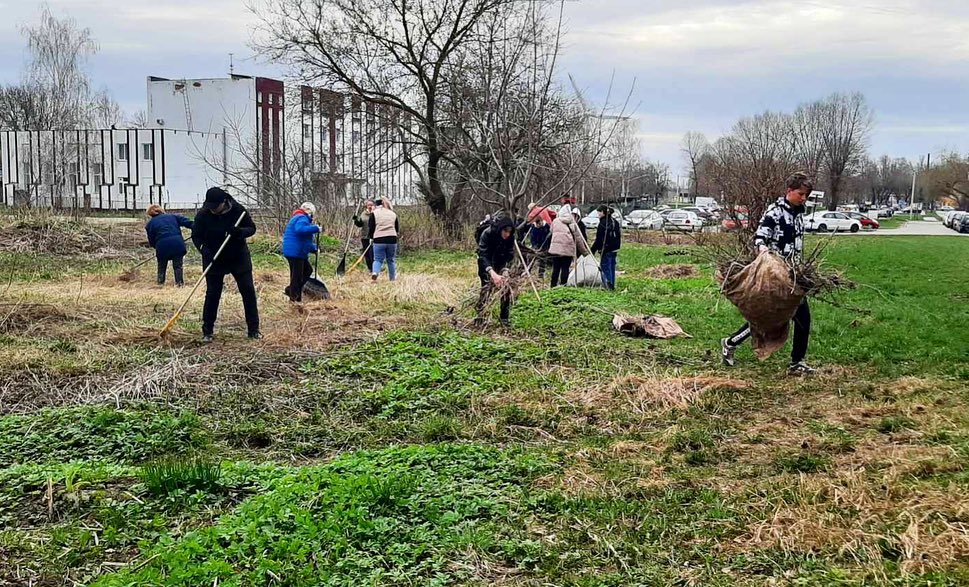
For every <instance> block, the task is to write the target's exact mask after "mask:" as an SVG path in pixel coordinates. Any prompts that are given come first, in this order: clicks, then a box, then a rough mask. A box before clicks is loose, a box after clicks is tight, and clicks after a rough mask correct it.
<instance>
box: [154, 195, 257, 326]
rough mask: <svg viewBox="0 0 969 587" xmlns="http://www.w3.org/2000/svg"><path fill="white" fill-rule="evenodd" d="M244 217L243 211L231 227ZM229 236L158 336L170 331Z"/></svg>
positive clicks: (230, 236) (236, 226)
mask: <svg viewBox="0 0 969 587" xmlns="http://www.w3.org/2000/svg"><path fill="white" fill-rule="evenodd" d="M245 217H246V212H245V211H243V212H242V214H240V215H239V219H238V220H236V223H235V224H233V225H232V227H233V228H239V225H240V224H241V223H242V219H243V218H245ZM231 238H232V234H227V235H225V240H223V241H222V246H220V247H219V250H218V251H216V252H215V255H214V256H213V257H212V262H211V263H209V266H208V267H206V268H205V269H204V270H203V271H202V275H201V276H200V277H199V279H198V281H196V282H195V286H194V287H193V288H192V291H190V292H188V295H187V296H185V301H184V302H182V305H181V306H179V308H178V310H176V311H175V313H174V314H172V317H171V318H169V320H168V322H167V323H166V324H165V327H164V328H162V331H161V333H160V336H165V335H166V334H168V333H169V332H170V331H171V329H172V328H174V327H175V323H176V322H178V318H179V317H180V316H181V315H182V312H183V311H184V310H185V306H187V305H188V303H189V301H191V299H192V296H194V295H195V292H196V291H198V288H199V286H200V285H202V282H203V281H205V276H206V275H208V274H209V271H210V270H211V269H212V266H213V265H215V262H216V261H217V260H218V259H219V255H221V254H222V251H224V250H225V247H226V245H228V244H229V239H231Z"/></svg>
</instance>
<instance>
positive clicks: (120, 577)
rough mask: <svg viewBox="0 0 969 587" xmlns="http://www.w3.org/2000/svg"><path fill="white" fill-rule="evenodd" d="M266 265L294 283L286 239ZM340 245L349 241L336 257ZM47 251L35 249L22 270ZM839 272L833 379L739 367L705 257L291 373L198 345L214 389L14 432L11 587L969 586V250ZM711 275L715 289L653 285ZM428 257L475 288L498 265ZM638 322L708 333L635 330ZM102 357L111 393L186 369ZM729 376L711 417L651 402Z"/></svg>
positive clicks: (692, 253) (411, 268)
mask: <svg viewBox="0 0 969 587" xmlns="http://www.w3.org/2000/svg"><path fill="white" fill-rule="evenodd" d="M810 240H813V238H812V239H810ZM252 246H253V253H254V257H255V259H256V265H257V267H260V268H262V269H269V268H272V269H276V270H278V269H279V268H280V264H281V261H280V259H279V258H278V252H277V251H276V244H275V243H274V242H273V241H272V240H270V239H265V240H258V241H257V242H255V243H253V245H252ZM808 246H811V243H809V244H808ZM339 253H340V251H339V243H336V242H328V243H327V249H326V251H325V257H324V259H325V262H332V261H333V260H334V259H335V258H336V257H337V256H338V255H339ZM33 261H36V259H32V258H28V259H23V258H21V256H14V261H13V262H14V263H16V264H17V265H18V266H19V267H22V268H23V269H22V270H18V271H20V273H18V274H17V275H19V276H20V277H15V279H24V280H26V279H34V277H31V275H34V274H33V273H31V268H30V267H31V263H32V262H33ZM826 262H827V263H829V264H830V265H832V266H836V267H839V268H841V269H843V270H844V271H845V273H846V274H847V276H848V277H849V278H850V279H852V280H854V281H856V282H857V283H859V284H860V287H859V288H857V289H855V290H853V291H849V292H845V293H844V294H843V295H841V296H840V297H839V298H838V300H837V302H838V306H832V305H829V304H825V303H820V302H813V303H812V314H813V324H814V326H813V329H812V339H811V346H810V351H809V361H810V362H812V363H813V364H816V365H819V366H820V367H822V372H821V374H820V375H819V376H818V377H816V378H813V379H805V380H800V379H790V378H787V377H785V376H784V375H783V372H784V368H785V366H786V361H787V356H786V353H787V351H786V350H783V351H781V352H778V353H777V354H776V355H775V356H774V357H772V358H770V359H769V360H767V361H765V362H757V361H756V360H755V359H754V357H753V355H752V352H751V351H750V349H749V348H747V347H744V348H742V349H741V350H740V352H739V353H738V365H737V367H735V368H733V369H730V370H728V369H726V368H724V367H722V366H721V365H720V358H719V339H720V338H721V337H723V336H725V333H729V332H731V331H733V330H735V329H736V327H737V326H738V325H739V322H740V317H739V315H738V313H737V311H736V310H735V309H734V308H733V307H732V306H731V305H730V304H729V303H727V302H726V301H724V300H722V299H720V297H719V295H718V290H717V286H716V285H715V283H714V280H713V277H712V270H711V268H710V267H709V266H708V265H707V264H706V262H705V256H704V254H703V252H702V251H700V250H699V249H697V248H695V247H688V246H687V247H684V246H676V247H665V246H655V247H652V246H638V245H630V246H627V247H625V248H624V249H623V251H622V252H621V253H620V256H619V269H620V270H621V271H624V272H625V273H624V274H623V275H621V276H620V278H619V289H618V290H617V291H615V292H605V291H598V290H574V289H569V288H560V289H556V290H543V291H542V292H541V295H542V300H541V301H538V300H537V299H536V298H535V296H534V295H533V294H532V293H531V292H524V293H523V294H522V296H521V297H520V299H519V300H518V302H517V303H516V305H515V307H514V309H513V312H512V322H513V327H514V328H513V329H512V330H503V329H486V330H483V331H469V330H463V329H455V328H453V327H452V326H451V325H450V324H449V318H442V319H440V320H436V321H432V324H431V325H427V324H426V320H424V318H426V317H427V316H439V315H441V312H442V311H444V310H445V308H443V307H437V306H435V305H434V304H430V303H427V304H422V303H420V302H417V303H414V302H409V303H408V304H406V305H400V306H399V307H398V306H391V307H390V309H389V310H388V312H390V313H396V314H398V315H399V316H400V317H401V318H402V319H401V320H400V321H399V322H398V323H395V324H394V326H393V327H392V328H391V329H390V330H386V331H381V332H374V333H373V335H372V336H370V332H368V333H367V334H368V335H367V336H365V337H359V338H357V339H355V341H354V342H352V343H334V344H327V345H325V346H323V347H321V348H318V349H316V350H315V351H313V352H312V353H308V354H300V355H299V358H298V359H293V358H292V357H291V356H289V355H288V354H287V353H288V351H289V349H278V348H274V347H272V346H271V345H266V346H264V347H260V352H262V353H265V359H266V360H268V361H270V362H271V361H273V360H277V361H279V362H280V365H282V364H283V363H285V369H283V368H280V369H279V370H278V371H273V370H272V369H271V368H270V369H268V373H269V375H257V374H255V373H250V372H249V371H248V367H246V366H245V365H246V361H247V360H249V359H246V360H242V361H240V360H239V358H238V352H239V348H237V347H236V346H234V344H235V343H234V342H233V343H225V346H217V347H214V348H213V349H209V350H210V351H211V352H206V353H205V354H201V353H199V354H194V355H191V358H192V359H198V360H200V361H205V362H206V363H208V364H211V371H208V370H201V371H200V372H199V374H198V375H197V376H198V377H202V379H201V380H198V381H196V380H193V381H192V382H191V383H192V385H191V386H186V387H185V388H184V389H183V388H181V387H177V389H175V390H174V391H173V393H171V394H169V395H168V396H166V398H167V399H166V402H171V403H172V404H173V405H162V404H161V403H157V404H151V403H149V404H143V405H137V406H133V407H125V408H123V409H118V408H117V407H108V406H97V407H65V408H59V409H52V410H45V411H39V412H34V413H30V414H26V415H6V416H0V522H2V523H3V525H4V530H2V531H0V553H2V556H0V583H2V582H3V581H5V580H6V581H10V578H11V577H14V576H15V575H14V573H20V576H22V577H27V578H29V579H30V580H32V581H33V582H34V583H35V584H51V585H54V584H58V585H59V584H72V583H71V582H77V583H79V584H95V585H166V586H167V585H171V586H177V585H186V586H189V585H191V586H195V585H213V584H214V583H215V582H216V580H218V584H219V585H272V584H285V585H293V586H301V585H307V586H308V585H347V586H351V585H353V586H356V585H485V584H496V583H497V584H507V585H516V586H526V585H557V586H558V585H563V586H573V585H574V586H584V587H585V586H607V585H610V586H617V587H618V586H626V585H689V584H693V585H724V586H726V585H765V584H778V585H819V586H820V585H845V586H847V585H926V586H928V585H953V586H955V585H962V584H969V566H967V565H966V564H965V561H966V560H967V557H969V552H965V551H960V550H959V549H960V548H962V546H960V544H963V543H962V542H959V541H958V540H957V538H958V537H959V536H958V534H956V535H954V534H951V533H947V532H950V531H953V529H956V530H955V531H957V530H958V528H960V527H961V526H960V524H962V523H963V517H964V512H963V510H964V507H963V506H962V505H961V504H962V502H963V501H964V498H963V495H964V488H965V487H966V486H967V484H969V408H967V406H969V384H967V381H969V334H967V332H966V329H965V328H963V327H962V325H963V324H965V323H967V321H969V306H967V304H966V302H967V301H969V281H967V280H966V279H965V267H969V242H967V241H963V240H959V239H957V238H942V237H940V238H919V237H892V236H886V237H880V238H878V239H835V240H834V241H832V243H831V245H830V246H829V248H828V250H827V253H826ZM684 263H685V264H691V265H695V266H696V267H697V268H698V270H699V275H698V276H696V277H691V278H687V279H655V278H648V277H647V276H646V271H647V270H648V269H649V268H651V267H654V266H657V265H662V264H684ZM401 264H402V267H403V266H406V269H405V270H406V271H408V272H414V273H417V272H427V273H434V274H436V275H439V276H443V277H453V276H457V277H458V278H460V279H463V280H467V282H468V283H469V286H470V284H471V283H473V282H474V280H475V265H474V259H473V256H472V255H471V254H470V253H458V252H431V253H428V252H421V251H408V250H405V252H404V256H403V257H402V259H401ZM88 269H92V270H95V271H109V270H110V271H113V270H114V268H107V267H99V266H91V267H88ZM38 275H39V274H38ZM49 278H50V279H57V278H58V277H57V276H56V275H54V274H51V275H50V276H49ZM337 293H340V292H339V291H338V292H337ZM337 303H339V301H338V302H337ZM311 311H312V312H314V313H315V312H317V311H321V312H323V313H322V314H321V315H320V316H316V315H315V314H311V318H310V319H311V320H314V321H315V322H314V323H316V322H321V321H325V320H330V319H331V315H330V314H329V313H326V312H325V310H323V309H322V306H321V307H319V308H317V307H313V308H311ZM619 311H623V312H629V313H644V314H649V313H660V314H664V315H667V316H671V317H673V318H675V319H676V320H677V321H678V322H679V323H680V325H681V326H683V328H684V329H685V330H686V331H687V332H689V333H690V334H691V335H692V338H687V339H674V340H669V341H655V340H639V339H630V338H625V337H622V336H619V335H617V334H616V333H615V332H613V330H612V327H611V324H610V322H611V317H612V314H613V313H614V312H619ZM418 315H420V316H421V317H422V319H421V320H416V319H415V320H411V318H413V317H414V316H418ZM337 319H338V318H337ZM269 320H272V321H275V320H279V321H281V323H285V324H286V327H290V326H292V327H295V321H294V320H293V319H292V315H290V314H288V313H285V314H275V315H272V317H271V318H269ZM287 321H288V322H287ZM290 322H292V324H290ZM418 325H419V326H418ZM78 326H79V327H80V328H94V327H97V328H110V327H111V324H110V323H108V322H106V323H104V324H101V323H99V324H97V325H87V324H79V325H78ZM340 326H341V327H346V328H356V326H355V325H353V324H350V325H340ZM3 336H4V338H3V339H2V342H3V344H4V345H5V347H4V348H5V350H7V349H10V350H11V351H12V353H13V354H14V355H16V356H18V357H19V356H23V357H27V356H28V355H29V354H30V353H34V354H35V355H37V356H39V357H41V358H43V359H44V360H35V359H30V360H27V359H26V358H24V359H23V360H21V361H20V363H16V362H11V363H10V364H11V365H14V364H23V365H28V364H29V368H30V370H31V371H32V372H37V373H40V374H42V375H45V376H50V377H51V381H54V382H56V381H57V377H58V376H60V375H61V374H62V372H66V371H65V370H69V368H71V366H72V365H75V367H76V366H77V365H80V363H81V358H82V356H84V357H86V355H87V354H89V353H91V352H93V351H91V349H89V348H88V347H87V346H86V345H85V344H84V342H83V340H82V339H81V338H77V337H71V336H70V335H69V334H64V333H63V332H61V333H59V334H58V335H57V336H48V335H45V334H44V331H43V329H40V330H39V331H38V332H37V333H31V334H29V335H28V334H23V335H22V334H19V333H16V332H10V333H5V334H4V335H3ZM8 343H9V344H8ZM167 352H168V351H167V350H166V351H165V353H167ZM180 352H189V353H191V349H183V350H182V351H180ZM98 354H99V355H103V357H102V362H103V363H104V365H100V364H99V365H98V367H97V369H98V371H99V372H100V373H104V374H109V373H111V372H112V369H111V368H110V365H109V364H110V363H112V362H119V363H123V364H124V366H125V369H128V368H130V367H132V366H133V364H136V363H138V362H139V361H141V362H144V361H147V360H149V359H151V360H154V359H153V357H154V358H157V357H155V356H154V355H151V354H145V350H144V349H143V348H142V347H141V346H137V345H130V346H128V345H118V348H117V349H113V350H111V351H110V352H109V351H108V350H105V351H104V352H98ZM116 355H117V356H116ZM122 357H127V358H125V359H124V360H122ZM84 360H85V361H87V360H88V359H87V358H84ZM92 368H93V367H92ZM227 374H228V375H231V376H232V377H235V378H238V380H239V381H241V382H242V383H241V384H239V385H238V386H232V387H225V388H223V386H224V383H225V379H223V378H224V377H226V376H227ZM630 377H634V379H629V378H630ZM693 377H700V378H701V380H700V382H694V381H693V380H692V379H691V378H693ZM728 379H729V380H730V381H732V382H734V383H736V385H722V386H717V385H714V386H713V387H711V388H709V389H706V388H705V389H704V390H703V391H702V392H699V395H698V397H697V398H696V399H695V400H694V401H692V402H687V403H686V404H685V405H683V406H679V407H676V406H674V407H669V408H663V407H661V406H659V405H658V404H656V403H655V402H654V401H652V399H651V398H652V394H653V393H655V392H656V389H657V387H658V386H660V385H662V384H665V383H668V382H670V381H684V382H685V383H682V385H683V386H684V389H690V388H691V386H693V385H698V386H702V385H705V384H704V383H702V381H706V380H713V381H714V382H717V381H721V382H722V381H726V380H728ZM637 382H642V383H641V384H640V383H637ZM176 386H177V384H176ZM913 519H916V520H924V522H921V523H920V525H919V527H918V528H917V530H918V533H917V535H916V534H913V532H914V531H912V532H908V533H907V534H906V531H907V530H908V528H909V525H910V524H911V521H912V520H913ZM947 552H949V553H957V555H956V556H949V555H946V554H945V553H947ZM958 553H962V554H958ZM7 561H10V562H7ZM106 562H107V563H115V562H119V563H126V564H127V566H124V567H121V566H119V565H111V564H108V565H105V564H104V563H106ZM15 568H16V569H19V570H17V571H15V570H14V569H15Z"/></svg>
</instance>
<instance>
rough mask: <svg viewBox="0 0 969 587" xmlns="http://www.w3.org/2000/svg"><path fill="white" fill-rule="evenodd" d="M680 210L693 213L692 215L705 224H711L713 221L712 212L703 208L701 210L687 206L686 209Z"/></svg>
mask: <svg viewBox="0 0 969 587" xmlns="http://www.w3.org/2000/svg"><path fill="white" fill-rule="evenodd" d="M681 210H686V211H687V212H693V213H694V214H696V215H697V216H699V217H700V219H702V220H703V222H704V223H705V224H711V223H712V222H713V220H714V219H715V215H714V213H713V212H711V211H710V210H707V209H705V208H701V207H699V206H687V207H686V208H681Z"/></svg>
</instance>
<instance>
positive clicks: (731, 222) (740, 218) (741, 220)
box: [720, 212, 750, 230]
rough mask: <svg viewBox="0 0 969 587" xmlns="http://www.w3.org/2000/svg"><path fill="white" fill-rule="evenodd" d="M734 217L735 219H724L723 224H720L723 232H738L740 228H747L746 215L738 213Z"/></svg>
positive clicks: (748, 222) (748, 224)
mask: <svg viewBox="0 0 969 587" xmlns="http://www.w3.org/2000/svg"><path fill="white" fill-rule="evenodd" d="M735 216H736V218H732V217H730V216H728V217H726V218H724V219H723V222H721V223H720V226H722V227H723V229H724V230H739V229H740V227H743V228H747V227H748V226H750V221H749V220H747V215H746V214H744V213H742V212H738V213H737V214H735Z"/></svg>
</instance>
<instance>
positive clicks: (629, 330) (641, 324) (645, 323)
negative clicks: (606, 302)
mask: <svg viewBox="0 0 969 587" xmlns="http://www.w3.org/2000/svg"><path fill="white" fill-rule="evenodd" d="M612 325H613V327H614V328H615V329H616V330H618V331H619V332H621V333H622V334H625V335H626V336H634V337H636V336H638V337H646V338H675V337H677V336H682V337H685V338H691V337H690V335H689V334H687V333H685V332H683V329H682V328H680V325H679V324H677V323H676V320H673V319H672V318H667V317H666V316H660V315H658V314H651V315H649V316H629V315H627V314H616V315H615V316H614V317H613V318H612Z"/></svg>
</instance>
